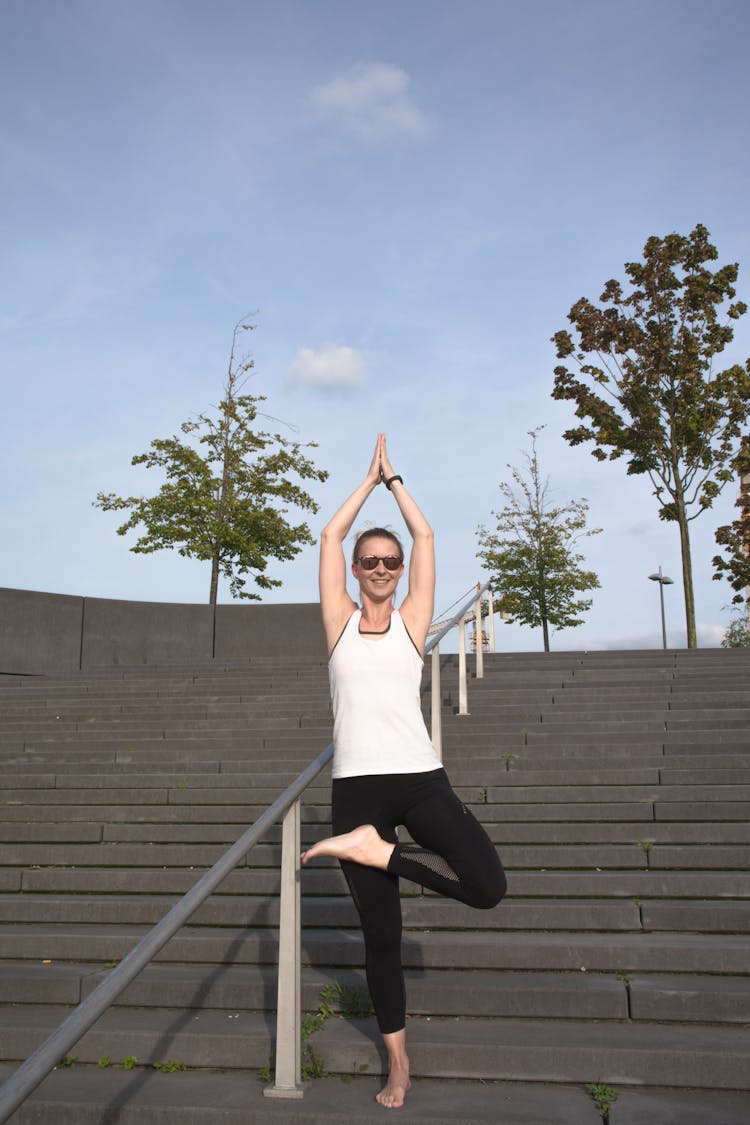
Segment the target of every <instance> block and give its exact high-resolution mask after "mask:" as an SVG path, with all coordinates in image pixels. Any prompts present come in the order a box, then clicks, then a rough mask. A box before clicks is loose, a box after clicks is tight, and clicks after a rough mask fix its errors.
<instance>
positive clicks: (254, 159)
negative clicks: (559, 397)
mask: <svg viewBox="0 0 750 1125" xmlns="http://www.w3.org/2000/svg"><path fill="white" fill-rule="evenodd" d="M749 25H750V7H749V6H748V4H747V3H746V2H745V0H713V2H712V3H710V4H709V3H708V2H707V0H706V2H696V0H630V2H629V0H618V2H613V0H612V2H611V0H527V2H525V3H524V4H518V3H507V2H505V0H464V2H463V3H461V4H457V3H455V2H447V0H379V2H378V3H373V2H371V3H365V2H364V0H346V2H344V0H308V2H304V0H273V2H272V0H266V2H264V3H258V2H254V0H245V2H240V0H214V2H213V3H211V4H209V3H205V2H198V0H66V2H65V3H59V2H57V0H4V3H3V4H2V5H1V6H0V193H1V196H0V198H1V201H2V207H1V208H0V231H1V238H2V247H3V252H2V255H0V297H1V300H0V377H1V378H2V389H3V410H2V423H1V428H0V434H1V436H2V441H1V442H0V469H1V471H2V479H3V480H4V482H5V488H4V489H3V501H2V507H3V536H2V550H1V552H0V585H3V586H8V587H18V588H24V589H36V590H47V591H55V592H60V593H69V594H88V595H90V596H96V597H114V598H128V599H140V600H154V601H160V600H169V601H186V602H199V601H204V600H207V597H208V584H209V573H208V566H207V564H200V563H197V562H191V561H187V560H184V559H181V558H180V557H179V556H177V555H176V554H175V553H169V552H164V553H161V554H156V555H152V556H137V555H133V554H131V553H130V552H129V551H128V549H127V548H128V541H126V540H123V539H122V538H120V537H118V536H117V535H116V534H115V527H116V526H117V524H118V522H119V521H118V519H117V516H116V515H114V514H105V513H102V512H100V511H98V510H95V509H94V508H93V507H92V506H91V502H92V500H93V499H94V497H95V496H96V493H97V492H98V491H100V490H104V491H116V492H119V493H121V494H128V495H130V494H134V493H135V494H138V493H141V492H147V491H148V490H151V489H155V488H156V487H157V486H158V483H159V482H158V480H157V479H156V478H155V477H153V479H152V474H148V473H146V472H145V471H143V470H139V469H134V468H131V466H130V458H131V457H132V456H133V454H136V453H140V452H142V451H144V450H145V449H146V448H147V447H148V444H149V442H150V441H151V439H152V438H154V437H158V436H168V435H170V434H172V433H174V432H176V431H177V429H178V427H179V424H180V423H181V422H182V421H183V420H185V419H188V418H190V417H191V416H194V415H195V414H197V413H198V412H199V411H203V410H205V409H206V408H207V407H209V406H210V405H211V404H212V403H215V402H216V401H217V400H218V398H219V397H220V391H221V384H222V381H223V377H224V373H225V369H226V362H227V356H228V350H229V345H230V342H231V333H232V328H233V326H234V324H235V322H236V321H238V320H239V319H240V318H242V317H243V316H244V315H245V314H247V313H252V314H253V320H254V322H255V324H256V325H257V329H256V331H255V332H254V333H253V334H252V335H251V337H250V341H251V345H252V352H253V356H254V359H255V364H256V370H255V377H254V384H253V389H254V390H255V391H256V392H257V393H259V394H265V395H266V396H267V400H268V401H267V408H268V411H269V413H271V414H273V415H275V416H277V417H279V418H282V419H285V420H287V421H288V422H290V423H293V424H294V425H296V426H297V427H298V428H299V437H300V438H301V439H302V440H306V441H307V440H314V441H317V442H318V443H319V449H318V451H317V453H316V459H317V461H318V463H319V464H320V465H321V466H322V467H324V468H326V469H328V470H329V472H330V478H329V480H328V482H327V483H326V484H325V485H322V486H319V487H317V488H316V496H317V498H318V500H319V501H320V503H321V511H320V514H319V515H318V516H317V517H314V518H313V520H312V527H313V530H314V531H317V530H319V528H320V527H321V526H322V524H323V523H324V522H325V519H326V518H327V516H328V515H329V514H330V513H331V512H332V510H333V509H334V508H335V507H336V506H337V505H338V503H339V502H340V501H341V500H342V499H343V498H344V496H345V495H346V494H347V493H348V492H349V491H351V489H352V488H353V487H354V485H355V484H356V483H357V482H358V480H359V479H360V478H361V476H362V475H363V473H364V471H365V470H366V467H367V464H368V462H369V457H370V454H371V450H372V447H373V444H374V440H375V435H376V434H377V432H378V431H379V430H383V431H385V432H386V434H387V435H388V438H389V448H390V451H391V454H392V460H393V462H394V465H395V467H396V468H397V470H398V471H399V472H401V473H402V474H403V476H404V479H405V480H406V482H407V484H408V485H409V487H410V488H411V490H412V491H413V493H414V495H415V496H416V498H417V499H418V500H419V501H420V502H421V504H422V506H423V508H424V510H425V512H426V514H427V515H428V517H429V518H430V520H431V522H432V523H433V525H434V527H435V529H436V533H437V539H438V561H439V580H438V609H442V608H444V607H445V606H447V605H448V604H449V603H450V602H452V601H453V600H454V599H455V598H456V597H458V595H459V594H461V593H462V592H463V591H464V590H466V589H467V588H468V587H469V586H470V585H471V583H472V582H474V581H476V580H477V579H478V578H479V577H480V576H481V572H480V568H479V565H478V561H477V560H476V558H475V552H476V537H475V531H476V527H477V525H478V524H480V523H488V522H490V520H491V511H492V509H493V508H496V507H498V506H499V504H500V500H501V497H500V494H499V492H498V488H497V485H498V482H499V481H501V480H506V479H508V477H509V470H508V468H507V465H508V464H509V463H510V464H513V465H520V464H522V463H523V455H524V451H525V450H526V449H527V447H528V438H527V432H528V431H529V430H530V429H533V428H536V427H538V426H541V425H544V426H545V429H544V430H543V431H542V434H541V435H540V438H539V443H538V450H539V456H540V461H541V464H542V468H543V470H544V471H545V472H546V473H548V474H549V476H550V478H551V483H552V486H553V489H554V495H555V497H556V498H557V499H558V500H560V501H567V500H569V499H572V498H579V497H586V498H587V499H588V501H589V503H590V505H591V517H590V519H591V524H592V525H593V526H598V527H602V528H603V529H604V530H603V533H602V534H601V535H598V536H596V537H595V538H593V539H590V540H587V541H585V542H584V544H583V550H584V552H585V555H586V558H587V561H588V563H589V564H590V565H591V567H592V568H593V569H594V570H596V571H597V573H598V574H599V577H600V580H601V583H602V589H601V590H600V591H598V592H597V593H596V594H595V596H594V605H593V607H592V609H591V611H590V612H589V614H588V615H587V618H586V623H585V625H583V626H582V627H580V628H578V629H572V630H567V631H565V632H561V633H559V634H556V635H555V636H554V637H553V642H552V643H553V647H556V648H601V647H612V648H616V647H635V646H645V647H649V646H654V645H658V644H659V643H660V639H661V637H660V621H659V611H658V590H657V587H656V584H655V583H651V582H649V581H648V578H647V576H648V575H649V574H651V573H653V572H654V571H655V570H656V569H657V568H658V566H659V565H661V566H662V567H663V569H664V572H665V573H666V574H668V575H670V576H671V577H673V578H674V579H675V585H674V586H672V587H670V588H668V589H667V591H666V598H667V621H668V629H669V640H670V643H672V644H674V645H683V644H684V643H685V632H684V612H683V602H682V591H681V585H680V555H679V542H678V534H677V528H676V525H665V524H663V523H661V522H660V521H659V519H658V517H657V514H656V504H655V501H654V499H653V498H652V496H651V494H650V485H649V483H648V481H647V480H646V479H645V478H628V477H627V476H626V474H625V468H624V465H623V464H620V463H616V464H613V465H609V464H608V465H599V464H597V463H596V462H595V461H594V459H593V458H592V457H591V455H590V453H589V452H588V450H587V449H586V448H583V447H579V448H577V449H571V448H570V447H569V446H568V445H567V444H566V443H565V441H564V440H563V439H562V437H561V434H562V431H563V430H564V429H566V428H567V426H568V425H569V424H570V417H571V416H570V411H569V407H568V406H567V405H566V404H562V403H556V402H554V401H553V400H552V399H551V397H550V391H551V388H552V380H553V375H552V372H553V368H554V366H555V356H554V349H553V347H552V345H551V343H550V337H551V336H552V334H553V333H554V332H555V331H556V330H558V329H559V328H562V327H565V326H566V324H567V321H566V315H567V312H568V310H569V309H570V307H571V305H572V304H573V303H574V301H576V300H577V299H578V298H579V297H581V296H584V295H585V296H588V297H591V298H592V299H595V298H597V297H598V295H599V292H600V291H601V287H602V285H603V283H604V281H606V280H607V279H608V278H610V277H613V276H614V277H621V276H622V273H623V271H622V265H623V263H624V262H625V261H630V260H633V259H634V258H638V257H640V254H641V251H642V248H643V244H644V242H645V240H646V238H647V237H648V236H649V235H652V234H658V235H664V234H667V233H668V232H670V231H673V230H677V231H680V232H682V233H687V232H688V231H689V230H691V229H692V228H693V227H694V226H695V224H696V223H698V222H700V223H703V224H704V225H706V226H707V227H708V229H709V231H710V232H711V236H712V239H713V241H714V242H715V244H716V245H717V247H718V250H719V260H720V262H725V261H739V262H740V266H741V272H740V283H739V292H740V295H741V296H743V297H744V298H745V299H746V300H748V297H749V293H750V287H749V286H748V277H749V276H750V275H749V274H748V268H747V267H748V263H749V262H750V245H749V233H748V224H747V221H746V214H747V200H748V197H749V194H750V193H749V190H748V189H749V187H750V185H749V184H748V169H749V167H750V153H749V146H748V144H747V126H746V118H747V105H748V86H749V85H750V82H749V80H748V68H747V42H748V30H750V27H749ZM748 320H750V318H745V320H744V321H741V322H740V323H739V325H738V327H737V331H736V335H735V341H734V344H733V345H732V347H731V349H729V350H727V352H725V353H724V359H725V361H726V363H727V364H728V363H730V362H736V361H740V360H742V361H744V359H745V358H746V357H747V356H748V355H750V327H749V325H748ZM733 501H734V491H733V489H732V488H731V486H730V488H729V489H728V490H727V491H726V492H725V494H724V496H723V497H722V499H721V500H720V501H719V502H718V503H717V505H716V506H715V508H714V509H713V510H712V511H711V512H709V513H708V514H707V515H704V516H702V517H701V518H700V519H698V520H697V521H696V522H695V523H693V524H692V529H693V549H694V568H695V589H696V601H697V618H698V622H699V637H700V640H701V642H702V643H704V644H716V643H718V641H719V639H720V638H721V635H722V633H723V629H724V628H725V627H726V624H727V622H728V620H729V618H730V614H729V613H728V612H727V611H726V610H725V609H724V608H723V607H725V606H726V605H727V603H728V602H729V600H730V594H731V592H730V590H729V587H728V586H727V585H726V584H724V583H717V582H712V581H711V568H710V559H711V556H712V555H713V554H714V553H715V546H714V540H713V533H714V529H715V527H716V526H717V525H718V524H719V523H721V522H726V520H727V518H730V517H731V515H732V504H733ZM366 521H373V522H376V523H379V522H381V521H389V522H393V523H394V525H396V526H398V522H397V519H396V515H395V511H394V504H393V501H392V499H391V498H390V497H389V496H388V494H386V493H385V492H384V491H383V494H382V495H380V494H379V493H378V494H376V495H375V496H374V497H373V498H372V499H371V501H370V503H369V505H368V507H367V508H366V509H365V511H364V512H363V516H362V521H361V522H366ZM132 541H133V540H132V539H131V540H130V542H132ZM272 573H273V574H274V576H275V577H280V578H281V579H282V580H283V583H284V585H283V587H282V588H281V589H280V590H278V591H276V592H274V593H273V594H271V595H267V596H266V600H274V601H292V602H296V601H300V602H301V601H312V600H315V598H316V594H317V591H316V558H315V551H314V549H306V550H305V551H304V552H303V553H302V554H301V555H300V556H299V557H298V558H297V559H296V560H295V561H294V562H292V563H286V564H283V565H279V566H278V567H275V568H274V569H273V571H272ZM221 600H225V601H226V600H228V591H227V590H226V588H225V589H224V590H223V591H222V594H221ZM498 643H499V645H500V646H501V647H503V648H505V649H511V650H512V649H533V648H538V647H540V645H541V638H540V635H539V632H538V631H533V630H530V629H528V628H523V627H521V626H503V627H502V628H500V629H499V633H498Z"/></svg>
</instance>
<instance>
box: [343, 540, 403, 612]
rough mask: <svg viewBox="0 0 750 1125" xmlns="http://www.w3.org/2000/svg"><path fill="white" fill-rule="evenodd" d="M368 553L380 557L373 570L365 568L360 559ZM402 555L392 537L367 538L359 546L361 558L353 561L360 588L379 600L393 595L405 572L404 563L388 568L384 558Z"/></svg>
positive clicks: (353, 569) (353, 571) (353, 568)
mask: <svg viewBox="0 0 750 1125" xmlns="http://www.w3.org/2000/svg"><path fill="white" fill-rule="evenodd" d="M368 555H370V556H372V555H375V556H376V557H377V559H378V563H377V565H376V566H375V568H374V569H373V570H365V568H364V567H363V566H362V564H361V563H360V561H359V558H363V557H364V558H366V557H367V556H368ZM400 555H401V551H400V550H399V548H398V544H396V543H394V542H393V540H392V539H387V538H385V537H384V536H383V537H381V536H379V535H374V536H372V537H371V538H367V539H365V540H364V541H363V542H362V543H361V544H360V547H359V558H358V559H357V560H356V561H355V562H353V563H352V574H353V575H354V577H355V578H356V579H357V581H358V582H359V586H360V589H361V590H363V591H365V592H366V593H368V594H369V595H370V597H372V598H375V599H376V600H378V601H383V600H385V598H387V597H391V596H392V595H393V593H394V591H395V589H396V586H397V585H398V580H399V578H400V577H401V575H402V574H403V573H404V564H403V562H402V563H401V564H400V565H399V567H398V569H397V570H388V568H387V567H386V566H385V564H384V562H383V559H384V558H390V557H395V558H399V557H400Z"/></svg>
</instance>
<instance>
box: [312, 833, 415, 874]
mask: <svg viewBox="0 0 750 1125" xmlns="http://www.w3.org/2000/svg"><path fill="white" fill-rule="evenodd" d="M393 848H394V845H393V844H389V843H388V842H387V841H386V840H384V839H382V837H381V836H380V835H379V834H378V831H377V829H376V828H375V827H374V826H373V825H372V824H361V825H360V826H359V828H354V829H353V830H352V831H351V832H345V833H344V834H343V835H341V836H329V837H328V838H327V839H325V840H320V841H319V842H318V843H317V844H313V846H312V847H311V848H308V849H307V851H306V852H303V853H302V856H301V857H300V858H301V859H302V862H303V863H307V861H308V860H309V859H314V858H315V857H316V856H318V855H331V856H334V857H335V858H336V859H349V860H352V861H353V862H354V863H362V864H364V865H365V866H366V867H380V868H382V869H383V870H385V869H386V867H387V866H388V861H389V859H390V858H391V854H392V852H393Z"/></svg>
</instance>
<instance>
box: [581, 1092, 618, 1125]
mask: <svg viewBox="0 0 750 1125" xmlns="http://www.w3.org/2000/svg"><path fill="white" fill-rule="evenodd" d="M585 1090H586V1093H587V1094H588V1095H589V1097H590V1098H591V1099H592V1101H593V1103H594V1105H595V1106H596V1108H597V1109H598V1110H599V1113H600V1115H601V1119H602V1125H609V1111H610V1109H611V1107H612V1105H613V1103H614V1102H616V1101H617V1090H615V1088H614V1087H613V1086H606V1085H605V1084H604V1083H603V1082H587V1083H586V1086H585Z"/></svg>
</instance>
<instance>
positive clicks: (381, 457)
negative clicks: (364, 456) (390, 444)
mask: <svg viewBox="0 0 750 1125" xmlns="http://www.w3.org/2000/svg"><path fill="white" fill-rule="evenodd" d="M395 475H396V474H395V473H394V471H393V465H392V464H391V462H390V458H389V457H388V450H387V448H386V444H385V434H378V440H377V441H376V442H375V452H374V453H373V455H372V461H371V463H370V468H369V470H368V472H367V480H368V481H369V482H371V483H372V484H376V485H377V484H381V483H382V484H385V482H386V481H388V480H390V479H391V477H393V476H395Z"/></svg>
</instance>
